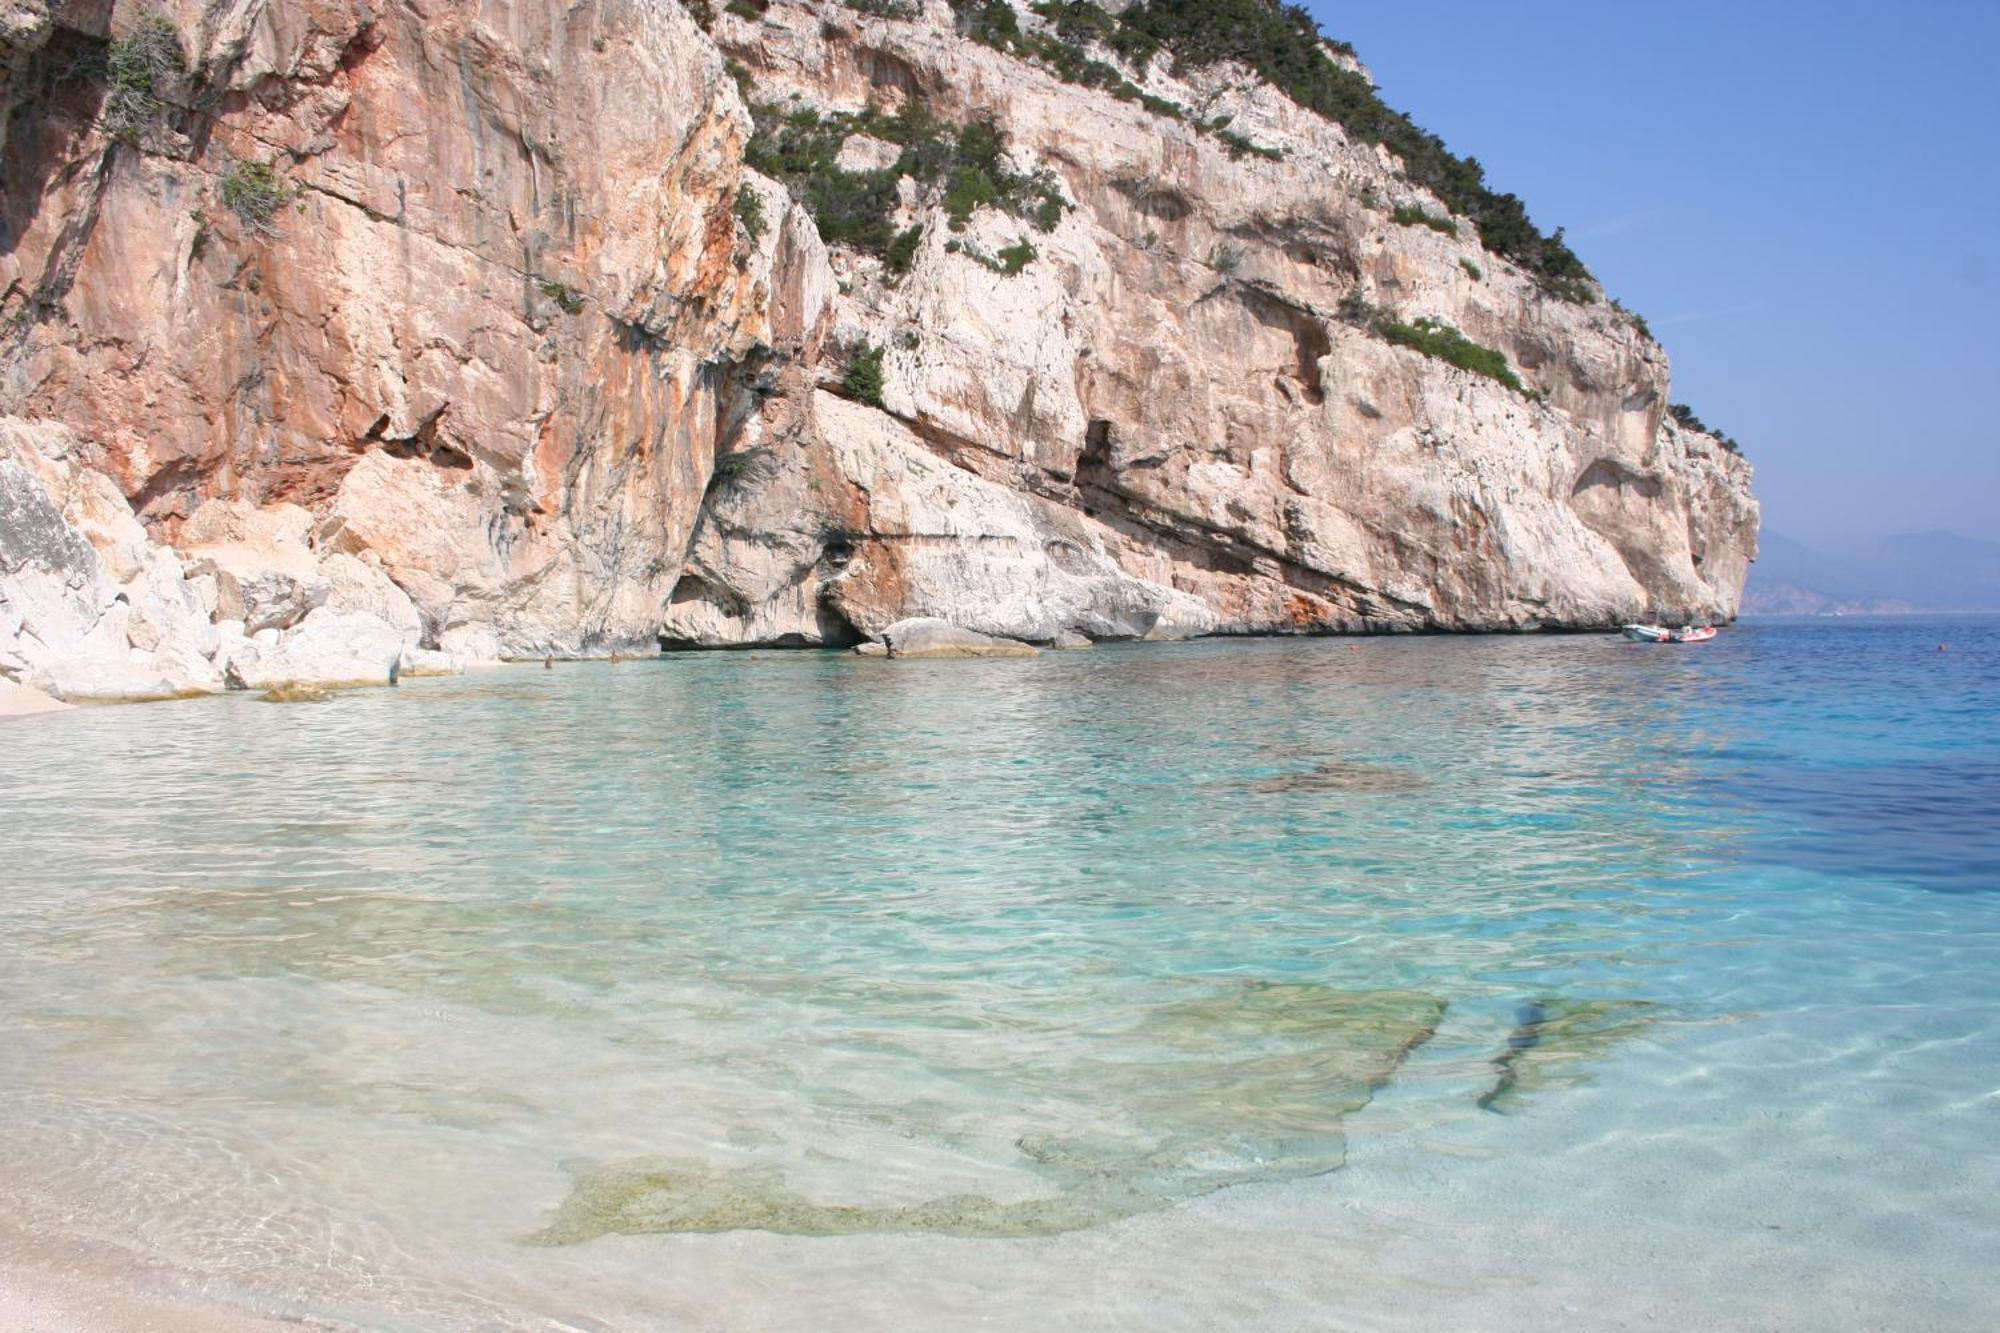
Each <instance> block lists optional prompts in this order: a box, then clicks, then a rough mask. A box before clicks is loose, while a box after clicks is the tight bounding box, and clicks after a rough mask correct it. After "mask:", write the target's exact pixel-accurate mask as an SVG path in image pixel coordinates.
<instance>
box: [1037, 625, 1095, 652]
mask: <svg viewBox="0 0 2000 1333" xmlns="http://www.w3.org/2000/svg"><path fill="white" fill-rule="evenodd" d="M1096 646H1097V645H1096V644H1094V643H1092V642H1091V641H1090V640H1089V639H1088V638H1086V637H1085V636H1084V635H1081V634H1078V633H1077V632H1076V631H1075V630H1073V629H1066V630H1064V631H1063V632H1062V633H1060V634H1058V635H1056V637H1055V642H1053V643H1051V644H1050V645H1049V647H1051V648H1054V649H1056V650H1057V651H1059V652H1065V653H1073V652H1081V651H1082V650H1083V649H1086V648H1095V647H1096Z"/></svg>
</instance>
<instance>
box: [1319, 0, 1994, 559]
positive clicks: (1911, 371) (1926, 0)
mask: <svg viewBox="0 0 2000 1333" xmlns="http://www.w3.org/2000/svg"><path fill="white" fill-rule="evenodd" d="M1308 8H1310V9H1311V10H1312V11H1313V12H1314V13H1315V14H1316V15H1317V16H1318V17H1319V19H1320V22H1321V25H1322V27H1324V28H1325V30H1326V32H1327V33H1328V35H1329V36H1334V37H1340V38H1343V39H1345V40H1347V41H1350V42H1352V43H1354V45H1355V47H1356V48H1357V49H1358V52H1359V54H1360V56H1361V59H1362V60H1363V61H1364V62H1365V63H1367V65H1368V66H1369V68H1370V69H1371V70H1373V71H1374V74H1375V77H1376V80H1377V81H1378V83H1379V84H1380V85H1381V86H1382V90H1383V97H1384V100H1386V101H1387V102H1388V103H1389V104H1390V105H1391V106H1394V107H1397V108H1399V109H1400V110H1403V111H1407V112H1409V113H1410V114H1411V116H1412V117H1413V118H1414V119H1415V120H1416V121H1417V123H1418V124H1420V125H1422V126H1424V127H1425V128H1427V129H1429V130H1432V131H1434V132H1436V133H1437V134H1439V135H1440V136H1442V137H1443V139H1444V141H1445V142H1446V143H1447V144H1449V145H1450V146H1451V147H1452V148H1453V149H1454V150H1455V151H1457V152H1459V153H1461V154H1464V155H1467V156H1473V157H1477V158H1478V159H1479V160H1480V161H1481V162H1482V163H1483V164H1484V165H1485V166H1486V169H1487V177H1488V179H1489V181H1490V182H1491V183H1492V184H1493V185H1494V187H1495V188H1497V189H1500V190H1511V191H1513V192H1514V193H1516V194H1518V195H1520V196H1521V197H1522V198H1523V199H1524V200H1526V201H1527V204H1528V207H1529V210H1530V212H1531V213H1532V214H1533V215H1534V217H1535V220H1536V221H1537V222H1538V223H1540V224H1542V225H1543V226H1544V227H1545V228H1548V227H1554V226H1557V225H1561V226H1566V227H1567V228H1568V229H1569V236H1570V239H1571V241H1572V243H1573V244H1574V246H1575V248H1576V250H1577V252H1578V253H1579V254H1581V255H1582V256H1583V258H1584V260H1585V261H1586V262H1587V263H1588V264H1590V266H1591V268H1592V269H1593V270H1594V271H1595V272H1596V273H1597V275H1598V277H1599V278H1601V279H1602V280H1603V281H1604V283H1605V285H1606V287H1607V288H1608V289H1609V291H1610V292H1611V293H1612V294H1613V295H1614V296H1617V297H1618V298H1619V299H1620V300H1622V301H1624V303H1625V304H1626V305H1628V306H1630V307H1631V308H1632V309H1634V310H1636V311H1638V312H1639V313H1641V314H1642V315H1644V316H1645V317H1646V318H1647V320H1648V322H1649V323H1650V324H1651V325H1652V328H1653V332H1654V333H1655V334H1656V335H1657V336H1658V337H1659V338H1660V340H1661V341H1662V342H1664V343H1665V344H1666V347H1667V350H1668V352H1669V353H1670V354H1671V355H1672V357H1673V362H1674V398H1675V399H1676V400H1677V401H1680V402H1685V403H1688V404H1690V405H1692V406H1693V407H1694V409H1695V410H1696V411H1697V412H1699V413H1700V414H1701V416H1702V417H1703V418H1704V419H1705V420H1707V421H1708V422H1709V424H1711V425H1713V426H1716V427H1719V428H1720V429H1722V430H1724V431H1726V432H1727V433H1729V434H1731V435H1733V436H1735V437H1736V438H1737V439H1738V440H1739V441H1741V442H1742V444H1743V446H1744V451H1745V452H1746V453H1747V454H1748V455H1749V456H1750V459H1751V461H1752V462H1754V463H1755V464H1756V465H1757V489H1758V493H1759V495H1760V497H1761V498H1762V499H1763V501H1764V521H1765V525H1766V526H1767V527H1769V528H1774V529H1777V530H1778V531H1781V532H1784V533H1787V534H1789V535H1791V536H1793V537H1796V538H1798V539H1800V540H1802V541H1805V542H1807V543H1809V544H1813V545H1818V546H1822V547H1824V548H1827V549H1830V550H1841V549H1846V548H1851V547H1856V546H1860V545H1863V544H1866V543H1867V542H1869V541H1870V540H1871V539H1873V538H1875V537H1878V536H1881V535H1884V534H1888V533H1898V532H1916V531H1925V530H1929V529H1934V528H1945V529H1951V530H1953V531H1956V532H1959V533H1962V534H1964V535H1966V536H1969V537H1979V538H1983V539H1986V540H2000V332H1996V330H2000V308H1996V307H2000V0H1985V3H1969V2H1965V0H1913V2H1912V3H1909V4H1904V5H1892V4H1857V3H1842V2H1841V0H1825V2H1824V3H1819V4H1803V3H1765V2H1764V0H1737V2H1736V3H1716V2H1715V0H1679V2H1678V3H1675V4H1671V5H1633V4H1624V3H1610V2H1599V3H1584V2H1583V0H1534V2H1531V3H1519V4H1504V5H1496V4H1492V3H1490V2H1489V3H1484V4H1476V5H1475V4H1469V3H1459V2H1458V0H1431V3H1428V4H1423V5H1398V4H1382V3H1376V2H1371V3H1352V2H1351V0H1349V2H1347V3H1342V2H1339V0H1311V2H1310V3H1309V4H1308Z"/></svg>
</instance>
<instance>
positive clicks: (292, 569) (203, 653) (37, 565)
mask: <svg viewBox="0 0 2000 1333" xmlns="http://www.w3.org/2000/svg"><path fill="white" fill-rule="evenodd" d="M94 462H95V459H94V458H93V456H92V455H91V454H90V452H89V451H88V450H87V449H85V448H84V447H83V446H82V445H80V444H79V443H78V441H77V440H76V438H75V436H74V435H73V434H71V433H70V431H69V430H68V429H67V428H66V427H63V426H60V425H55V424H53V423H47V422H39V423H38V422H23V421H20V420H17V419H13V418H0V680H4V681H6V682H7V683H8V685H9V694H8V700H7V702H8V705H9V708H8V711H9V712H26V711H40V710H39V709H31V708H29V707H28V706H27V705H29V704H33V703H35V702H37V698H38V696H39V695H47V696H51V697H54V698H58V699H67V700H83V701H109V700H131V699H170V698H179V697H182V696H186V695H196V694H208V693H213V692H215V691H218V690H221V689H223V688H225V687H230V688H237V689H269V688H273V687H277V686H283V685H292V684H303V685H312V686H319V687H344V686H355V685H388V684H393V683H395V681H396V680H397V678H398V677H399V676H402V675H437V674H446V673H455V672H458V671H462V670H464V668H465V665H466V663H465V661H464V659H462V658H459V657H457V656H455V655H452V654H448V653H442V652H434V651H426V650H424V649H422V648H421V647H420V646H419V640H420V637H421V634H420V624H419V621H418V618H417V615H416V611H415V608H414V607H413V606H412V605H411V603H410V600H409V598H408V597H406V596H404V595H403V593H402V592H401V591H400V590H399V589H398V588H397V587H396V586H395V584H393V583H392V582H390V581H389V579H388V578H387V577H386V576H384V575H383V574H382V573H381V571H380V570H379V569H377V568H375V567H373V566H371V565H369V564H367V563H364V562H363V561H361V560H358V559H356V558H355V557H352V556H348V555H343V554H339V553H334V554H330V555H326V556H324V557H322V556H321V555H319V554H318V553H316V552H315V551H313V550H312V549H311V548H310V547H309V546H308V545H307V536H308V530H309V527H310V525H311V522H312V520H311V516H310V515H308V514H306V513H305V511H303V510H299V509H295V508H292V507H289V506H279V507H276V508H272V509H258V508H256V507H254V506H250V505H245V504H242V503H240V502H231V501H216V500H211V501H209V502H207V503H206V504H204V505H203V506H202V507H201V508H200V509H199V510H197V511H196V513H195V515H194V516H193V518H192V519H190V521H189V522H188V524H187V525H186V527H185V529H184V531H185V533H186V534H187V536H188V537H189V539H190V545H189V546H187V547H186V548H184V549H180V550H175V549H173V548H170V547H163V546H160V545H157V544H155V543H154V542H153V541H152V540H151V539H150V538H149V537H148V536H147V533H146V531H145V529H144V527H143V526H142V525H141V524H140V522H139V520H138V518H137V517H136V516H135V515H134V514H133V512H132V509H131V507H130V506H129V505H128V504H127V503H126V500H125V497H124V496H123V495H121V494H120V493H119V492H118V489H117V487H115V486H114V485H112V484H111V481H110V479H109V478H108V477H107V476H106V475H105V474H104V472H102V471H101V470H99V468H97V467H95V466H93V465H92V464H93V463H94ZM23 691H25V693H23Z"/></svg>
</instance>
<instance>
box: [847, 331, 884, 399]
mask: <svg viewBox="0 0 2000 1333" xmlns="http://www.w3.org/2000/svg"><path fill="white" fill-rule="evenodd" d="M883 351H884V349H883V348H880V347H875V346H871V345H869V344H867V343H863V344H862V345H861V346H860V347H857V348H856V349H855V350H854V355H853V357H852V358H851V359H850V360H849V361H848V363H847V374H846V375H844V376H842V377H841V381H840V383H841V387H842V388H844V389H846V390H847V392H848V393H850V394H852V395H853V396H854V397H855V398H857V399H859V400H860V401H861V402H864V403H866V404H868V405H869V406H870V407H880V406H882V384H883V379H882V353H883Z"/></svg>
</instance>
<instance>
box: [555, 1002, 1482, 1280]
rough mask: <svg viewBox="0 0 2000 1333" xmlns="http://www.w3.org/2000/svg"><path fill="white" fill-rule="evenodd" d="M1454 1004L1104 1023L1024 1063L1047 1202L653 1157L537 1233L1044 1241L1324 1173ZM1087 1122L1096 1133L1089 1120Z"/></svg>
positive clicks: (1173, 1010) (561, 1240)
mask: <svg viewBox="0 0 2000 1333" xmlns="http://www.w3.org/2000/svg"><path fill="white" fill-rule="evenodd" d="M1444 1012H1445V1002H1444V1001H1443V1000H1441V999H1439V998H1437V997H1435V996H1431V995H1425V994H1422V993H1420V992H1414V991H1344V990H1338V989H1334V988H1331V987H1326V986H1317V985H1309V984H1303V983H1288V984H1268V983H1252V984H1247V985H1238V986H1234V987H1231V988H1229V989H1226V990H1223V991H1220V992H1217V993H1212V994H1208V995H1204V996H1202V997H1200V998H1197V999H1193V1000H1188V1001H1183V1002H1177V1003H1172V1004H1165V1005H1160V1006H1158V1007H1156V1008H1153V1009H1151V1010H1148V1011H1147V1012H1145V1013H1144V1014H1142V1015H1141V1016H1140V1017H1139V1019H1138V1020H1137V1021H1136V1022H1134V1023H1132V1024H1131V1025H1129V1026H1128V1027H1127V1028H1126V1029H1125V1030H1123V1031H1122V1032H1118V1033H1116V1034H1107V1035H1106V1038H1105V1041H1104V1043H1103V1045H1102V1049H1103V1051H1104V1054H1103V1055H1101V1056H1098V1055H1093V1056H1092V1057H1090V1058H1086V1059H1072V1060H1068V1061H1060V1060H1054V1061H1050V1062H1048V1063H1045V1064H1036V1065H1032V1066H1027V1067H1023V1068H1020V1069H1015V1070H1010V1071H1009V1074H1010V1077H1011V1082H1012V1084H1013V1085H1014V1086H1013V1087H1012V1088H1011V1089H1010V1090H1011V1091H1013V1092H1014V1093H1016V1094H1017V1099H1018V1102H1019V1104H1020V1105H1021V1106H1022V1107H1023V1108H1040V1109H1039V1112H1038V1113H1039V1114H1042V1115H1045V1116H1047V1117H1049V1119H1050V1121H1051V1132H1049V1133H1046V1134H1023V1135H1019V1136H1018V1137H1017V1138H1015V1140H1014V1141H1013V1142H1012V1143H1011V1144H1008V1145H1006V1148H1007V1149H1009V1150H1011V1151H1010V1152H1009V1154H1008V1155H1009V1157H1010V1159H1011V1160H1009V1161H1008V1163H1007V1167H1008V1170H1009V1174H1017V1175H1020V1176H1025V1177H1026V1178H1028V1179H1030V1180H1037V1181H1039V1182H1040V1183H1041V1184H1042V1185H1043V1186H1044V1188H1045V1189H1047V1190H1049V1191H1050V1192H1047V1193H1039V1194H1037V1195H1035V1196H1034V1197H1030V1198H1026V1199H1018V1198H1016V1199H1001V1198H995V1197H993V1196H992V1195H989V1194H980V1193H971V1192H960V1193H954V1194H948V1195H942V1196H939V1197H936V1198H931V1199H916V1200H909V1201H895V1202H882V1203H875V1204H857V1203H841V1202H827V1201H821V1200H815V1199H812V1198H809V1197H807V1196H806V1195H805V1194H804V1193H803V1192H802V1191H801V1190H799V1189H798V1188H796V1187H794V1186H793V1185H791V1184H790V1183H788V1182H787V1180H786V1178H785V1175H784V1173H783V1172H782V1171H781V1170H779V1169H777V1168H775V1167H772V1166H769V1165H765V1164H759V1165H755V1166H746V1167H740V1168H736V1169H728V1168H723V1167H718V1166H715V1165H712V1164H708V1163H699V1162H686V1161H670V1160H644V1161H634V1162H626V1163H622V1164H616V1165H612V1166H609V1167H605V1168H603V1169H601V1170H595V1171H589V1172H585V1173H582V1174H581V1175H580V1176H579V1178H578V1180H577V1183H576V1186H575V1188H574V1189H573V1190H572V1192H571V1193H570V1195H569V1197H568V1198H567V1199H565V1200H564V1201H563V1203H562V1204H561V1205H560V1206H559V1207H558V1208H557V1210H556V1213H555V1216H554V1217H553V1218H552V1219H551V1221H550V1222H549V1224H548V1225H547V1226H546V1227H544V1228H543V1229H542V1230H541V1231H539V1232H536V1233H535V1234H534V1235H532V1236H530V1237H528V1241H529V1243H531V1244H538V1245H570V1244H576V1243H579V1242H581V1241H586V1240H590V1239H593V1238H595V1237H597V1236H602V1235H609V1234H623V1235H633V1234H643V1233H652V1232H666V1233H678V1232H720V1231H739V1230H758V1231H771V1232H777V1233H780V1234H784V1235H810V1236H826V1235H851V1234H855V1233H860V1232H922V1233H925V1234H928V1235H942V1236H958V1237H1015V1236H1043V1235H1054V1234H1057V1233H1060V1232H1065V1231H1076V1230H1081V1229H1084V1228H1087V1227H1092V1226H1098V1225H1102V1224H1103V1223H1106V1222H1111V1221H1115V1220H1118V1219H1120V1218H1124V1217H1130V1216H1134V1215H1136V1214H1139V1213H1144V1212H1150V1211H1154V1210H1157V1209H1160V1208H1165V1207H1168V1206H1170V1205H1172V1204H1175V1203H1179V1202H1183V1201H1185V1200H1188V1199H1193V1198H1197V1197H1200V1196H1201V1195H1204V1194H1210V1193H1213V1192H1214V1191H1216V1190H1219V1189H1223V1188H1226V1187H1228V1186H1231V1185H1239V1184H1251V1183H1256V1182H1260V1181H1280V1180H1295V1179H1301V1178H1304V1177H1308V1176H1315V1175H1322V1174H1325V1173H1326V1172H1328V1171H1332V1170H1336V1169H1338V1168H1339V1167H1340V1166H1341V1165H1342V1164H1343V1163H1344V1162H1345V1159H1346V1138H1345V1136H1344V1134H1343V1132H1342V1121H1343V1119H1344V1117H1346V1116H1347V1115H1349V1114H1351V1113H1352V1112H1354V1111H1357V1110H1360V1109H1361V1108H1362V1107H1364V1106H1366V1105H1367V1104H1368V1103H1369V1101H1370V1100H1371V1099H1372V1098H1373V1097H1374V1094H1375V1092H1376V1091H1377V1090H1378V1089H1379V1088H1381V1087H1382V1086H1383V1084H1385V1083H1387V1082H1388V1081H1389V1079H1390V1078H1392V1077H1394V1075H1395V1072H1396V1070H1397V1069H1399V1068H1400V1067H1401V1066H1402V1064H1403V1062H1404V1061H1405V1060H1407V1059H1408V1058H1409V1055H1410V1052H1412V1051H1413V1050H1415V1049H1416V1048H1417V1047H1418V1046H1420V1045H1422V1044H1423V1043H1424V1042H1425V1041H1427V1040H1429V1038H1430V1037H1431V1035H1432V1034H1433V1033H1434V1032H1435V1031H1436V1029H1437V1025H1438V1023H1439V1022H1440V1021H1441V1019H1442V1018H1443V1016H1444ZM1096 1048H1098V1043H1095V1042H1093V1049H1096ZM1026 1113H1030V1114H1033V1113H1036V1112H1026ZM1080 1123H1082V1124H1089V1125H1090V1126H1091V1127H1092V1128H1091V1131H1090V1132H1089V1134H1088V1135H1078V1134H1076V1133H1075V1132H1074V1126H1075V1125H1077V1124H1080ZM898 1127H899V1128H905V1129H915V1130H919V1131H921V1130H922V1129H923V1128H925V1126H921V1125H918V1126H908V1127H903V1126H898Z"/></svg>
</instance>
